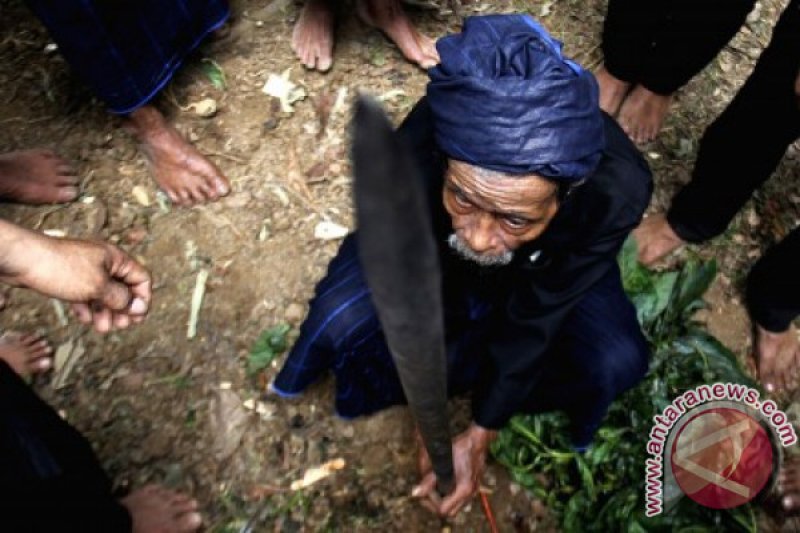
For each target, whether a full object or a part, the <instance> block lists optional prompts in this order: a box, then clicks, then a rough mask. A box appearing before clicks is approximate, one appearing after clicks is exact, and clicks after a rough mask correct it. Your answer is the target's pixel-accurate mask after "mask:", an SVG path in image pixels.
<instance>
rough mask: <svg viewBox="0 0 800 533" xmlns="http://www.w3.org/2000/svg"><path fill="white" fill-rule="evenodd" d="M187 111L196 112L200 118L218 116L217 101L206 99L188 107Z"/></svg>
mask: <svg viewBox="0 0 800 533" xmlns="http://www.w3.org/2000/svg"><path fill="white" fill-rule="evenodd" d="M186 110H187V111H189V110H191V111H194V114H195V115H197V116H198V117H203V118H209V117H213V116H214V115H216V114H217V101H216V100H214V99H213V98H205V99H203V100H200V101H199V102H192V103H191V104H189V105H187V106H186Z"/></svg>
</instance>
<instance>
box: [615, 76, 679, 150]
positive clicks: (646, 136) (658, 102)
mask: <svg viewBox="0 0 800 533" xmlns="http://www.w3.org/2000/svg"><path fill="white" fill-rule="evenodd" d="M670 103H672V95H669V96H664V95H662V94H656V93H654V92H652V91H650V90H648V89H645V88H644V87H642V86H641V85H637V86H636V87H635V88H634V89H633V90H632V91H631V93H630V94H629V95H628V97H627V98H626V99H625V101H624V102H623V103H622V107H621V108H620V110H619V124H620V126H622V129H623V130H625V133H627V134H628V137H630V138H631V140H632V141H633V142H635V143H639V144H642V143H646V142H650V141H652V140H653V139H655V138H656V135H658V132H659V131H660V130H661V124H663V122H664V118H666V116H667V113H668V112H669V105H670Z"/></svg>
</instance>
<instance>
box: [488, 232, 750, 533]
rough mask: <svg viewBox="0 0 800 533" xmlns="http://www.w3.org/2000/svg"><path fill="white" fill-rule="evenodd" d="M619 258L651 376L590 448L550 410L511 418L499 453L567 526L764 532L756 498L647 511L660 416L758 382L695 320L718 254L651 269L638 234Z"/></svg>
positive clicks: (612, 414)
mask: <svg viewBox="0 0 800 533" xmlns="http://www.w3.org/2000/svg"><path fill="white" fill-rule="evenodd" d="M619 265H620V270H621V272H622V279H623V284H624V287H625V291H626V292H627V294H628V296H629V297H630V298H631V301H633V303H634V305H635V307H636V312H637V316H638V318H639V321H640V323H641V324H642V329H643V331H644V333H645V335H646V337H647V339H648V342H649V344H650V348H651V351H652V355H651V361H650V371H649V372H648V374H647V376H646V377H645V379H644V381H643V382H642V383H640V384H639V385H638V386H637V387H636V388H634V389H632V390H630V391H628V392H627V393H626V394H624V395H623V396H622V397H621V398H619V399H618V400H617V401H616V402H615V403H614V404H612V406H611V407H610V409H609V413H608V416H607V417H606V420H605V422H604V424H603V426H602V427H601V428H600V429H599V430H598V432H597V435H596V437H595V440H594V443H593V444H592V446H591V447H590V448H589V450H588V451H587V452H585V453H578V452H575V451H574V450H573V449H572V446H571V444H570V442H569V433H568V431H567V423H568V421H567V419H566V417H564V416H563V415H561V414H557V413H548V414H544V415H535V416H530V415H526V416H517V417H515V418H513V419H512V420H511V422H510V424H509V425H508V426H507V427H506V428H505V429H504V430H503V431H502V432H501V433H500V435H499V437H498V439H497V441H495V443H494V445H493V447H492V453H493V455H494V457H495V458H496V459H497V460H498V461H499V462H500V463H502V464H503V465H505V466H506V467H508V468H509V470H510V472H511V475H512V477H513V478H514V479H515V480H516V481H517V482H518V483H520V484H521V485H522V486H524V487H526V488H528V489H529V490H531V491H532V492H533V494H534V495H535V496H536V497H538V498H540V499H541V500H542V501H543V502H544V503H545V505H547V506H548V507H549V509H550V510H551V512H553V513H554V515H555V516H556V517H557V518H558V519H559V520H560V521H561V526H562V528H563V530H564V531H567V532H573V531H575V532H584V531H587V532H590V531H604V532H608V531H627V532H631V533H633V532H641V531H680V532H684V533H689V532H692V533H695V532H702V531H726V532H727V531H742V532H754V531H756V518H755V512H754V510H753V508H752V506H750V505H746V506H742V507H737V508H735V509H731V510H727V511H717V510H713V509H708V508H705V507H702V506H700V505H697V504H695V503H694V502H692V501H690V500H689V499H688V498H682V499H681V500H680V502H679V503H678V504H677V505H676V506H675V507H673V508H672V509H669V510H667V511H665V513H664V514H661V515H658V516H656V517H653V518H648V517H646V516H645V514H644V511H645V505H644V495H645V461H646V459H647V458H648V457H649V456H648V454H647V452H646V449H645V446H646V443H647V440H648V438H649V433H650V429H651V428H652V425H653V416H654V415H656V414H658V413H660V412H661V411H662V410H663V409H664V408H665V407H666V406H667V405H669V403H670V402H672V400H673V399H674V398H675V397H676V396H678V395H679V394H681V393H683V392H684V391H686V390H688V389H691V388H694V387H696V386H698V385H700V384H703V383H712V382H716V381H722V382H731V383H742V384H745V385H748V386H751V387H755V386H756V384H755V383H754V382H753V380H752V379H750V378H749V377H748V376H747V375H746V374H745V373H744V371H743V370H742V368H741V366H740V365H739V363H738V361H737V360H736V357H735V356H734V354H733V353H732V352H731V351H730V350H728V349H727V348H726V347H725V346H723V345H722V343H720V342H719V341H718V340H717V339H716V338H714V337H713V336H712V335H710V334H709V333H708V332H707V331H705V330H704V329H703V328H702V327H701V325H700V324H698V323H696V321H695V320H694V319H693V316H694V315H695V313H696V311H697V310H699V309H701V308H702V307H703V306H704V305H705V304H704V302H703V300H702V296H703V294H704V293H705V291H706V290H707V289H708V287H709V285H710V284H711V282H712V281H713V280H714V276H715V275H716V264H715V262H714V261H713V260H712V261H709V262H701V261H697V260H690V261H688V262H687V263H686V264H684V265H683V267H682V268H681V269H680V270H678V271H674V272H654V271H650V270H648V269H646V268H645V267H643V266H641V265H640V264H639V263H638V262H637V260H636V242H635V241H634V240H633V238H629V239H628V241H627V242H626V243H625V245H624V247H623V249H622V251H621V253H620V256H619Z"/></svg>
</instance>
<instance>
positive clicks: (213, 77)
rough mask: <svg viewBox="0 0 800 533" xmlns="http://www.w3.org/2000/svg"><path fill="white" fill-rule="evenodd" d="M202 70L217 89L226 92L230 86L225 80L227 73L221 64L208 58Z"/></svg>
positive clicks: (204, 60)
mask: <svg viewBox="0 0 800 533" xmlns="http://www.w3.org/2000/svg"><path fill="white" fill-rule="evenodd" d="M202 69H203V72H204V73H205V75H206V77H208V81H210V82H211V85H213V86H214V87H215V88H216V89H218V90H220V91H224V90H225V88H226V87H227V86H228V81H227V80H226V79H225V71H224V70H222V67H221V66H219V63H217V62H216V61H214V60H213V59H209V58H207V57H204V58H203V63H202Z"/></svg>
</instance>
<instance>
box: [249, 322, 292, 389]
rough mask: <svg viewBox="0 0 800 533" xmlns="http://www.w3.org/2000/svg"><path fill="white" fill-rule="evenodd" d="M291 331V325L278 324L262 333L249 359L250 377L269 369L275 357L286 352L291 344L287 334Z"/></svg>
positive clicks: (251, 350)
mask: <svg viewBox="0 0 800 533" xmlns="http://www.w3.org/2000/svg"><path fill="white" fill-rule="evenodd" d="M290 329H291V327H290V326H289V324H278V325H277V326H273V327H271V328H270V329H268V330H266V331H264V332H263V333H261V335H260V336H259V337H258V339H256V342H255V343H254V344H253V347H252V348H251V349H250V355H249V357H248V358H247V374H248V375H249V376H254V375H256V374H258V373H259V372H261V371H262V370H264V369H265V368H267V367H268V366H269V364H270V363H272V361H273V360H274V359H275V357H277V356H278V355H280V354H282V353H283V352H284V351H286V348H287V347H288V344H289V343H288V340H287V334H288V333H289V330H290Z"/></svg>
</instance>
